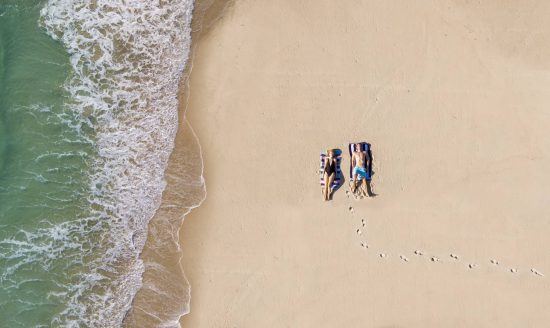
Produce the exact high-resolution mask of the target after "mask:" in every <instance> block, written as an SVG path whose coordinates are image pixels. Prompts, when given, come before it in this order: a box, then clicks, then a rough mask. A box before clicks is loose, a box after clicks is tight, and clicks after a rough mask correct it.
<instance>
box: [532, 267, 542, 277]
mask: <svg viewBox="0 0 550 328" xmlns="http://www.w3.org/2000/svg"><path fill="white" fill-rule="evenodd" d="M531 272H533V274H535V275H537V276H541V277H544V274H542V273H541V272H539V271H537V269H531Z"/></svg>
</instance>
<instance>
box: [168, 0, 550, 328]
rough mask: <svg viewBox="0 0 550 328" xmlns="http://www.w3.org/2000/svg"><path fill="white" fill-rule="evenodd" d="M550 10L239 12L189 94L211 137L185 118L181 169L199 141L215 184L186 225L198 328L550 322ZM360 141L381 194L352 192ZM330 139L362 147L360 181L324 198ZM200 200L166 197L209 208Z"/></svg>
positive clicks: (398, 7) (394, 4)
mask: <svg viewBox="0 0 550 328" xmlns="http://www.w3.org/2000/svg"><path fill="white" fill-rule="evenodd" d="M548 13H550V4H548V3H546V2H544V1H525V2H522V3H521V4H520V3H519V2H514V1H507V2H502V1H492V0H491V1H484V2H483V4H479V3H477V2H469V1H438V2H435V1H424V2H410V1H383V2H380V1H366V0H361V1H340V2H332V1H325V0H323V1H294V0H284V1H283V0H281V1H249V0H236V1H234V2H233V3H230V5H229V6H228V7H227V8H226V10H225V12H224V13H223V17H222V18H221V19H220V20H218V21H216V22H215V24H213V25H212V26H211V28H210V29H209V30H208V31H207V32H206V33H205V34H204V35H203V36H202V37H201V38H200V39H199V40H198V41H197V42H196V44H195V48H194V55H193V58H194V59H193V63H192V70H191V73H190V79H189V88H188V89H186V90H187V91H185V92H188V94H182V97H181V98H182V99H185V100H186V101H185V103H186V104H187V106H182V111H184V110H186V117H187V120H188V121H189V123H190V125H191V126H192V128H193V131H194V132H195V133H196V137H197V140H198V143H195V141H194V140H195V136H194V135H193V134H192V133H191V134H190V133H188V132H189V131H191V129H190V127H188V126H187V123H186V122H185V121H184V122H183V123H182V125H181V126H180V130H182V131H183V129H186V130H185V131H188V132H186V133H183V132H179V134H178V136H179V138H184V137H185V136H187V139H186V140H188V141H187V142H180V141H178V140H177V141H176V151H175V153H177V154H180V155H178V156H175V157H174V155H173V157H172V158H171V163H172V164H171V166H170V167H171V168H172V169H173V170H177V169H178V166H177V165H176V164H177V163H184V164H185V163H190V162H191V161H192V162H193V163H195V164H196V163H197V162H199V163H200V158H199V157H196V156H195V155H192V156H187V155H185V154H198V152H199V151H200V152H201V154H202V159H203V161H204V172H203V175H204V181H205V182H206V199H205V200H204V202H203V203H202V205H201V206H199V207H198V208H195V209H193V210H192V212H191V213H190V214H189V215H187V216H186V218H185V222H184V223H183V226H182V227H181V230H180V236H179V242H180V245H181V249H182V251H183V258H182V260H181V266H182V268H183V270H184V271H185V275H186V277H187V279H188V281H189V283H190V286H191V306H190V313H189V314H187V315H185V316H183V317H182V318H181V321H180V323H181V325H182V326H183V327H546V326H547V325H548V322H550V312H549V311H548V302H549V301H550V283H549V280H548V279H549V275H550V253H549V252H548V245H549V243H550V238H549V237H548V236H549V233H550V219H549V218H550V207H549V206H548V194H549V192H550V174H549V173H548V167H550V154H549V151H548V149H550V138H548V131H547V129H548V126H550V114H549V113H550V111H549V109H548V108H549V107H548V106H549V105H550V93H549V92H548V90H547V89H548V85H549V83H550V74H549V69H550V59H549V58H550V56H549V55H550V43H549V42H548V41H550V22H548V20H547V19H546V17H547V16H548ZM194 42H195V41H194ZM184 139H185V138H184ZM356 141H366V142H369V143H371V144H372V153H373V156H374V162H373V164H374V166H373V171H374V175H373V180H372V185H373V189H374V192H375V193H376V194H377V196H376V197H372V198H368V199H362V200H356V199H354V198H353V197H350V195H349V194H347V193H346V191H347V190H348V189H349V188H348V182H349V176H348V173H347V172H348V169H349V165H350V161H349V156H348V155H347V149H346V147H347V145H348V143H349V142H356ZM193 143H194V146H192V147H191V148H189V147H190V146H189V145H193ZM199 145H200V146H199ZM185 147H187V148H185ZM329 148H339V149H342V150H343V151H344V158H343V163H342V170H343V172H344V175H345V182H344V185H343V186H342V187H341V188H340V189H339V190H337V191H336V192H335V194H334V197H333V200H332V201H330V202H323V200H322V194H321V188H320V185H319V175H318V169H319V154H320V152H322V151H324V150H326V149H329ZM178 152H179V153H178ZM174 165H176V166H174ZM180 168H185V169H188V168H187V167H186V166H181V167H180ZM201 169H202V167H194V168H193V170H192V173H193V174H192V178H190V180H189V181H192V183H189V184H188V187H189V190H187V191H188V192H192V193H194V194H197V195H199V196H198V198H201V197H202V192H203V189H202V179H201V177H200V174H201V173H202V171H201ZM169 170H170V169H169ZM168 178H169V179H170V174H169V175H168ZM171 186H172V187H171ZM174 186H178V185H177V184H172V185H171V184H170V181H168V189H167V191H166V192H165V195H164V204H166V203H168V204H173V203H174V202H177V201H178V199H179V198H177V197H176V198H172V199H171V201H166V197H167V196H166V195H170V194H171V193H170V191H171V190H172V191H174V190H175V189H170V188H176V187H174ZM185 190H186V189H184V190H180V191H181V194H183V193H184V192H185ZM174 194H175V193H172V195H174ZM181 194H180V196H181ZM181 197H183V196H181ZM186 202H187V203H185V204H183V205H181V204H180V207H176V208H173V207H170V208H168V207H164V208H165V209H166V211H178V213H182V212H184V211H186V210H188V209H189V208H192V207H193V206H194V205H195V204H197V203H199V202H200V201H199V200H197V199H195V200H194V201H193V202H189V199H187V200H186ZM173 241H175V239H174V240H173ZM166 261H168V262H170V261H172V263H174V264H177V265H179V264H180V263H179V255H178V254H177V253H174V254H172V255H170V256H167V258H166ZM545 274H546V276H544V275H545ZM171 279H179V280H174V288H183V289H182V290H183V292H184V291H185V290H186V289H185V286H186V284H184V283H183V282H184V280H185V278H183V276H182V275H176V276H174V277H172V278H171ZM176 282H177V283H176ZM179 282H181V285H180V284H179ZM179 286H184V287H179ZM183 292H182V293H183ZM179 301H181V300H179ZM174 302H177V300H167V301H166V303H165V305H164V306H169V307H171V306H180V305H179V304H176V303H174Z"/></svg>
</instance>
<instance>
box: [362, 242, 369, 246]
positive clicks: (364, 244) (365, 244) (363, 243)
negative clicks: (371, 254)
mask: <svg viewBox="0 0 550 328" xmlns="http://www.w3.org/2000/svg"><path fill="white" fill-rule="evenodd" d="M361 247H363V248H369V245H367V243H365V242H364V241H362V242H361Z"/></svg>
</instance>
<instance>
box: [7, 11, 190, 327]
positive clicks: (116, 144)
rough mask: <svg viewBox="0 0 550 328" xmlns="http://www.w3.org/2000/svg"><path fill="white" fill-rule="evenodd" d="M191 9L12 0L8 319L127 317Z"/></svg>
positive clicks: (162, 165) (49, 322) (78, 322)
mask: <svg viewBox="0 0 550 328" xmlns="http://www.w3.org/2000/svg"><path fill="white" fill-rule="evenodd" d="M192 8H193V1H191V0H170V1H161V2H150V1H141V0H127V1H119V0H101V1H84V0H76V1H67V0H47V1H46V0H1V1H0V327H52V326H53V327H59V326H63V327H117V326H121V325H122V324H123V320H124V316H125V315H126V313H128V311H129V310H130V308H131V304H132V299H133V297H134V295H135V293H136V292H137V291H138V289H139V288H140V287H141V284H142V282H141V277H142V274H143V272H144V270H145V269H144V265H143V261H142V260H141V259H140V252H141V250H142V249H143V245H144V244H145V240H146V238H147V225H148V222H149V220H150V219H151V218H152V216H153V215H154V213H155V211H156V210H157V208H158V206H159V204H160V199H161V194H162V191H163V189H164V186H165V181H164V171H165V169H166V165H167V162H168V158H169V155H170V153H171V151H172V148H173V142H174V138H175V133H176V131H177V124H178V113H177V97H176V96H177V92H178V82H179V78H180V75H181V73H182V71H183V68H184V67H185V62H186V60H187V57H188V51H189V46H190V22H191V13H192ZM153 233H154V231H153ZM153 238H154V236H153ZM159 251H160V250H159ZM151 265H153V266H154V265H155V263H152V264H151ZM159 286H160V285H159ZM143 310H146V311H151V312H150V313H151V316H153V317H154V316H155V314H154V311H155V310H150V309H143ZM173 315H174V316H175V317H177V316H178V313H174V314H173Z"/></svg>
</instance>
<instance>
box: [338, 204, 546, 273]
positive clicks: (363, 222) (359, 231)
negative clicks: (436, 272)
mask: <svg viewBox="0 0 550 328" xmlns="http://www.w3.org/2000/svg"><path fill="white" fill-rule="evenodd" d="M348 210H349V212H350V213H351V214H354V209H353V207H352V206H350V207H349V208H348ZM366 226H367V220H366V219H361V227H360V228H357V229H356V230H355V233H356V234H357V236H359V237H360V238H361V237H364V231H363V230H365V229H366ZM360 245H361V247H362V248H365V249H368V248H369V245H368V244H367V242H366V241H365V240H362V241H361V243H360ZM411 254H412V255H413V256H414V257H417V258H422V257H424V255H425V253H424V251H422V250H418V249H416V250H414V251H412V252H411ZM388 257H389V256H388V254H386V253H383V252H379V253H378V258H380V259H386V258H388ZM427 258H428V259H429V261H430V262H441V261H442V260H441V259H440V258H439V257H437V256H428V257H427ZM449 258H450V259H451V261H452V262H459V261H460V257H459V256H458V255H456V254H454V253H449ZM399 259H400V260H401V261H403V262H409V261H410V259H409V258H408V257H407V256H406V255H405V254H400V255H399ZM487 262H488V264H490V265H492V266H500V262H499V261H498V260H496V259H489V260H488V261H487ZM479 266H480V265H479V264H477V263H474V262H471V263H467V265H466V267H467V268H468V270H474V269H476V268H479ZM506 270H507V272H509V273H510V274H518V273H519V272H520V271H519V270H518V269H517V268H515V267H510V268H508V269H506ZM530 272H531V273H532V274H533V275H535V276H539V277H544V274H543V273H542V272H540V271H538V270H537V269H535V268H531V270H530Z"/></svg>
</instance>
